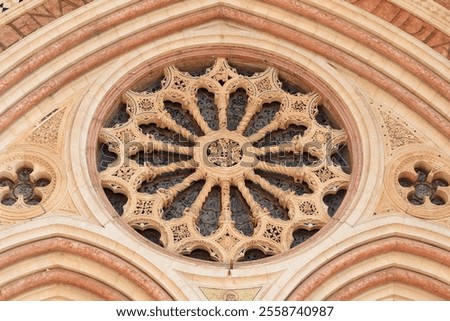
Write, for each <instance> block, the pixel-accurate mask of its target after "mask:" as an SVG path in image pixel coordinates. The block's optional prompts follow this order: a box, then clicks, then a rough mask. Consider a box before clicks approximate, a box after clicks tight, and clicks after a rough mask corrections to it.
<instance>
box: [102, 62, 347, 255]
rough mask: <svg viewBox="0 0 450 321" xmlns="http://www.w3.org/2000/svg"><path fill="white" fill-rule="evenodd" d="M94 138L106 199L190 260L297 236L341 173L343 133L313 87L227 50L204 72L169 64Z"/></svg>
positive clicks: (281, 243)
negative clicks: (253, 68) (238, 64)
mask: <svg viewBox="0 0 450 321" xmlns="http://www.w3.org/2000/svg"><path fill="white" fill-rule="evenodd" d="M99 137H100V138H99V153H98V170H99V172H100V178H101V181H102V185H103V188H104V191H105V194H106V197H107V198H108V199H109V201H110V203H111V205H112V207H113V208H114V209H115V210H116V211H117V213H118V214H119V215H120V216H121V217H122V219H123V220H124V221H125V222H126V223H127V224H129V225H130V226H131V227H133V228H134V229H135V230H136V231H137V232H139V233H140V234H141V235H142V236H143V237H145V238H147V239H148V240H150V241H152V242H154V243H156V244H158V245H159V246H161V247H164V248H166V249H167V250H169V251H172V252H176V253H179V254H182V255H185V256H190V257H193V258H197V259H203V260H211V261H219V262H230V261H246V260H256V259H260V258H264V257H268V256H272V255H276V254H278V253H281V252H284V251H286V250H289V249H290V248H292V247H294V246H296V245H298V244H301V243H302V242H304V241H306V240H307V239H308V238H310V237H311V236H313V235H314V234H315V233H316V232H317V231H318V230H320V229H321V228H322V227H323V226H324V225H325V224H327V222H329V221H330V219H331V217H332V216H333V215H334V214H335V213H336V211H337V209H338V207H339V205H340V204H341V202H342V200H343V198H344V196H345V193H346V190H347V188H348V185H349V180H350V162H349V152H348V148H347V136H346V134H345V132H344V130H342V129H340V128H339V126H338V125H337V124H336V122H335V121H334V120H333V119H332V117H330V114H329V112H328V111H327V110H326V109H325V108H324V107H323V106H320V105H319V96H318V95H317V94H316V93H313V92H310V93H305V92H298V89H297V88H296V87H295V86H293V85H292V84H289V83H287V82H286V83H285V82H282V81H280V80H279V79H278V73H277V71H276V70H275V69H273V68H268V69H266V70H265V71H263V72H256V73H250V72H248V71H242V72H241V71H239V72H238V71H237V70H236V69H235V68H232V67H230V65H229V64H228V62H227V61H226V60H225V59H218V60H217V61H216V63H215V64H214V66H212V67H211V68H209V69H207V70H206V71H204V72H202V73H199V72H196V73H192V74H190V73H188V72H181V71H179V70H178V69H177V68H175V67H169V68H167V69H166V70H165V72H164V79H163V80H162V82H161V83H158V84H156V85H155V86H152V87H149V88H148V90H146V91H143V92H135V91H131V90H130V91H127V92H126V93H125V94H124V95H123V103H122V104H121V105H120V106H119V107H118V108H117V110H116V111H115V112H114V113H113V114H112V116H111V119H109V120H108V121H107V122H106V123H105V125H104V128H103V129H102V130H101V132H100V135H99Z"/></svg>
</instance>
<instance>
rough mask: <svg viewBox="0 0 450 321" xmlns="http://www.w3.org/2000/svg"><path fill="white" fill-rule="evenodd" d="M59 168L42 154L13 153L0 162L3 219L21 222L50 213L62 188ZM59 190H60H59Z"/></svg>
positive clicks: (0, 217) (0, 212) (0, 196)
mask: <svg viewBox="0 0 450 321" xmlns="http://www.w3.org/2000/svg"><path fill="white" fill-rule="evenodd" d="M60 177H61V173H60V171H59V170H58V166H56V164H54V163H53V161H51V160H50V159H47V157H45V156H43V155H40V153H29V154H24V153H15V154H14V153H13V154H8V155H7V156H6V157H5V158H3V159H2V160H0V220H5V221H10V222H14V221H19V220H24V219H31V218H34V217H36V216H39V215H41V214H43V213H45V212H46V210H48V207H47V206H48V204H50V203H53V200H55V198H56V197H57V194H58V191H59V190H60V189H61V187H57V186H58V185H57V183H56V182H57V180H60ZM57 190H58V191H57Z"/></svg>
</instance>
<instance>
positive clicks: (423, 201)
mask: <svg viewBox="0 0 450 321" xmlns="http://www.w3.org/2000/svg"><path fill="white" fill-rule="evenodd" d="M417 150H421V152H417ZM449 173H450V161H449V159H448V157H446V156H445V155H442V154H441V153H439V152H437V151H435V150H434V149H431V148H427V147H426V146H423V145H417V146H416V148H414V151H413V149H410V148H406V149H402V150H400V153H399V154H397V156H396V157H394V158H393V159H392V160H391V161H390V163H389V165H388V167H387V171H386V179H385V188H386V191H387V194H388V195H389V196H390V198H391V200H392V201H393V204H395V206H396V207H397V208H398V209H400V210H401V211H402V212H405V213H407V214H410V215H413V216H415V217H418V218H422V219H430V220H439V219H444V218H446V217H450V202H449V197H450V175H449Z"/></svg>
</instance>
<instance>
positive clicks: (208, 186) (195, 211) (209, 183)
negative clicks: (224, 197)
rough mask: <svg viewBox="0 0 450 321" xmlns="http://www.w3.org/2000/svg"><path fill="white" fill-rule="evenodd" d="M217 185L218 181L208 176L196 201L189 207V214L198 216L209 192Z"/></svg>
mask: <svg viewBox="0 0 450 321" xmlns="http://www.w3.org/2000/svg"><path fill="white" fill-rule="evenodd" d="M214 186H216V181H215V180H214V179H212V178H207V179H206V182H205V185H203V188H202V190H201V191H200V193H199V194H198V196H197V198H196V199H195V201H194V203H192V205H191V206H190V207H189V211H188V212H189V215H192V216H193V217H196V218H197V217H198V215H199V213H200V210H201V209H202V206H203V204H204V203H205V201H206V198H207V197H208V195H209V193H210V192H211V190H212V188H213V187H214Z"/></svg>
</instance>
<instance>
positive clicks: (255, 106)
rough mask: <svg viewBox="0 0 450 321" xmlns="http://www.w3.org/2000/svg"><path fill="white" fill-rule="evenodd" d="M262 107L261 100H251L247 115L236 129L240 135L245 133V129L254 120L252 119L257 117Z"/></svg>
mask: <svg viewBox="0 0 450 321" xmlns="http://www.w3.org/2000/svg"><path fill="white" fill-rule="evenodd" d="M261 107H262V101H261V99H258V98H255V97H250V98H249V100H248V104H247V108H245V114H244V116H242V119H241V121H240V122H239V125H238V126H237V128H236V132H237V133H239V134H243V133H244V131H245V129H247V126H248V124H249V123H250V121H251V120H252V118H253V117H254V116H255V114H256V113H258V112H259V111H260V110H261Z"/></svg>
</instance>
